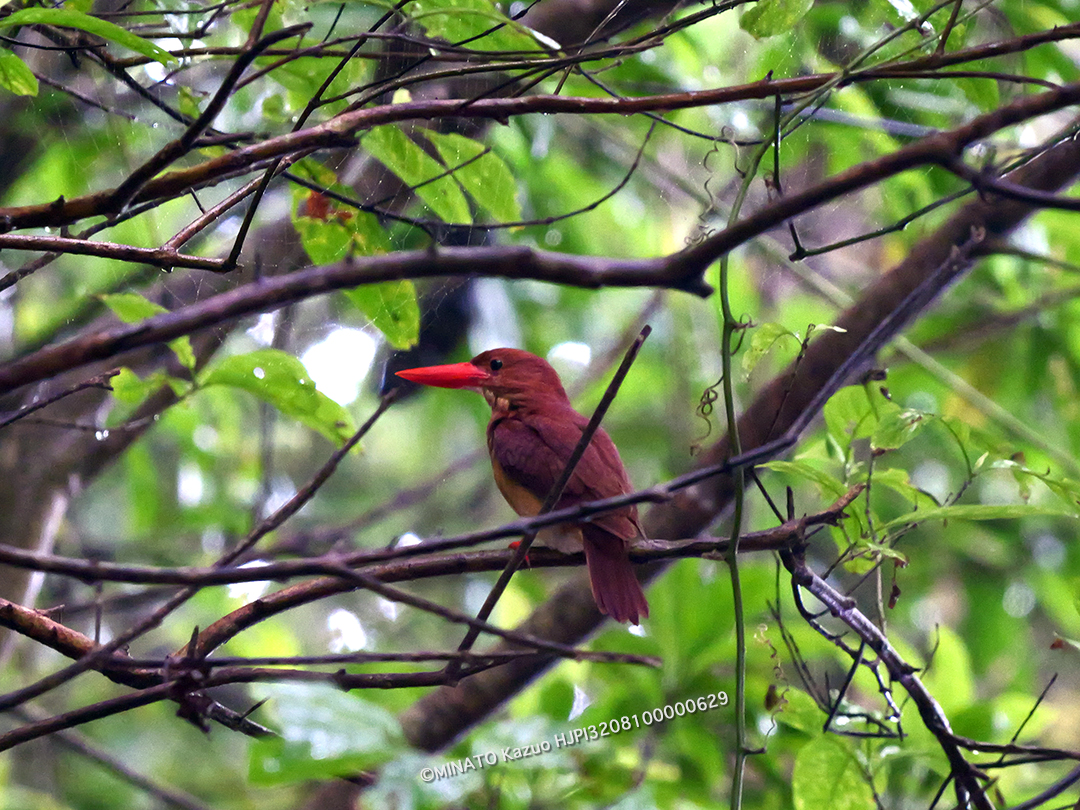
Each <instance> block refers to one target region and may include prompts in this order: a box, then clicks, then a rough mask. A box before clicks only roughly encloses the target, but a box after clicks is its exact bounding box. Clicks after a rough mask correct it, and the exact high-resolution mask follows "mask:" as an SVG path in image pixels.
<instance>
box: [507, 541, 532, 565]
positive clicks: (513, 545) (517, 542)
mask: <svg viewBox="0 0 1080 810" xmlns="http://www.w3.org/2000/svg"><path fill="white" fill-rule="evenodd" d="M520 545H521V541H520V540H515V541H514V542H513V543H510V545H509V548H512V549H514V551H517V549H518V546H520ZM525 567H526V568H532V563H530V562H529V555H528V553H526V554H525Z"/></svg>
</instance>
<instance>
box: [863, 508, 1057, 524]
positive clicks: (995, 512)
mask: <svg viewBox="0 0 1080 810" xmlns="http://www.w3.org/2000/svg"><path fill="white" fill-rule="evenodd" d="M1040 515H1053V516H1056V517H1075V515H1076V513H1075V512H1072V511H1069V510H1067V509H1063V508H1062V507H1061V506H1057V505H1038V504H1031V503H1013V504H987V505H985V506H983V505H982V504H962V505H959V506H938V507H935V508H933V509H920V510H919V511H917V512H908V513H907V514H906V515H904V516H902V517H898V518H895V519H893V520H890V521H889V522H888V523H886V524H885V525H883V526H879V527H878V528H879V529H881V530H887V529H894V528H896V527H897V526H904V525H907V524H908V523H926V522H928V521H932V520H1015V519H1017V518H1026V517H1036V516H1040Z"/></svg>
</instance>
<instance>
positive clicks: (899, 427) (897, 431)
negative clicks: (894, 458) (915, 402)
mask: <svg viewBox="0 0 1080 810" xmlns="http://www.w3.org/2000/svg"><path fill="white" fill-rule="evenodd" d="M931 419H933V417H932V416H927V414H925V413H923V412H922V411H913V410H901V409H900V408H890V409H888V412H887V413H885V414H883V415H882V417H881V418H880V419H879V420H878V423H877V427H875V428H874V432H873V433H872V434H871V435H870V446H871V447H872V448H874V449H875V450H896V449H897V448H900V447H903V446H904V445H905V444H907V443H908V442H909V441H911V440H912V439H914V438H915V436H916V435H918V433H919V431H920V430H922V428H923V427H924V426H925V425H926V424H927V422H928V421H930V420H931Z"/></svg>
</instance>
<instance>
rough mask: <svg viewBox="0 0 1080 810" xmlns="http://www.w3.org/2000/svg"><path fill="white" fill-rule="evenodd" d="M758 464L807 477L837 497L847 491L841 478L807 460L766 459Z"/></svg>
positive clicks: (799, 476) (777, 470)
mask: <svg viewBox="0 0 1080 810" xmlns="http://www.w3.org/2000/svg"><path fill="white" fill-rule="evenodd" d="M758 466H759V467H764V468H765V469H768V470H774V471H775V472H779V473H787V474H789V475H794V476H796V477H797V478H805V479H806V480H807V481H810V482H811V483H814V484H817V485H818V486H819V487H821V488H822V489H823V490H824V491H825V493H826V494H828V495H832V496H834V497H837V498H838V497H840V496H841V495H843V494H844V493H845V492H847V487H845V486H844V483H843V482H842V481H841V480H840V479H839V478H836V477H835V476H832V475H830V474H829V473H827V472H825V471H824V470H819V469H818V468H817V467H815V466H813V465H812V464H808V463H806V462H805V461H766V462H765V463H764V464H759V465H758Z"/></svg>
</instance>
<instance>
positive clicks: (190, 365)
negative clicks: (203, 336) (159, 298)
mask: <svg viewBox="0 0 1080 810" xmlns="http://www.w3.org/2000/svg"><path fill="white" fill-rule="evenodd" d="M101 300H102V301H104V302H105V306H107V307H108V308H109V309H111V310H112V311H113V313H114V314H115V315H116V317H117V318H119V319H120V320H121V321H123V322H124V323H138V322H139V321H145V320H146V319H147V318H153V317H154V316H155V315H161V314H162V313H164V312H168V311H169V310H167V309H165V307H163V306H161V304H155V303H154V302H153V301H147V300H146V299H145V298H143V297H142V296H141V295H139V294H138V293H111V294H107V295H102V296H101ZM169 348H170V349H172V350H173V353H174V354H175V355H176V357H177V359H178V360H179V361H180V364H181V365H182V366H183V367H184V368H186V369H194V368H195V350H194V349H192V348H191V339H190V338H189V337H188V336H187V335H184V336H182V337H178V338H173V339H172V340H170V341H169Z"/></svg>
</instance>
